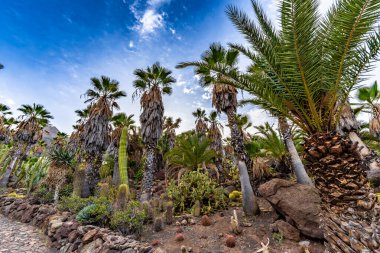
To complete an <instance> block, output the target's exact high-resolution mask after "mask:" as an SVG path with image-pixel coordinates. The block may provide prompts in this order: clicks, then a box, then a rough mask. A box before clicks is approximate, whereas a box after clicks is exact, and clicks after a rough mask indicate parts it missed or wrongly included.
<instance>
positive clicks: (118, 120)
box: [111, 112, 136, 128]
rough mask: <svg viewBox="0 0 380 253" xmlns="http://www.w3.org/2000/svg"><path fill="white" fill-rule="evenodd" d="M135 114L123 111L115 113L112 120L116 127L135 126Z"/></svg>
mask: <svg viewBox="0 0 380 253" xmlns="http://www.w3.org/2000/svg"><path fill="white" fill-rule="evenodd" d="M134 116H135V115H134V114H131V115H126V114H125V113H123V112H121V113H118V114H115V115H114V116H113V117H112V119H111V121H112V124H113V125H114V126H115V127H116V128H119V127H121V128H122V127H128V128H129V127H131V126H133V125H134V124H135V123H136V122H135V121H134V120H133V117H134Z"/></svg>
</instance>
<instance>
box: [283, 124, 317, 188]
mask: <svg viewBox="0 0 380 253" xmlns="http://www.w3.org/2000/svg"><path fill="white" fill-rule="evenodd" d="M278 121H279V125H280V131H281V134H282V137H283V139H284V142H285V146H286V149H287V150H288V153H289V156H290V162H291V164H292V168H293V170H294V174H295V175H296V178H297V183H299V184H305V185H310V186H314V184H313V182H312V181H311V179H310V177H309V175H308V174H307V172H306V169H305V167H304V165H303V163H302V161H301V158H300V157H299V155H298V152H297V149H296V146H295V145H294V142H293V138H292V133H291V132H290V127H289V125H288V122H287V121H286V119H285V118H283V117H280V118H279V119H278Z"/></svg>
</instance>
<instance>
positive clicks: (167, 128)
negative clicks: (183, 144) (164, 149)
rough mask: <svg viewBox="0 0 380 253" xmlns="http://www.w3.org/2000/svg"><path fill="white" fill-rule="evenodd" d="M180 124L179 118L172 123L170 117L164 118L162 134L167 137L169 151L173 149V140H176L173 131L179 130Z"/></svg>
mask: <svg viewBox="0 0 380 253" xmlns="http://www.w3.org/2000/svg"><path fill="white" fill-rule="evenodd" d="M181 122H182V119H181V118H177V119H176V120H175V121H173V118H172V117H164V132H165V134H166V136H167V141H168V149H169V150H171V149H172V148H174V145H175V138H176V132H175V130H176V129H177V128H179V125H180V124H181Z"/></svg>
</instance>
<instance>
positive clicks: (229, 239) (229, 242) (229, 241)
mask: <svg viewBox="0 0 380 253" xmlns="http://www.w3.org/2000/svg"><path fill="white" fill-rule="evenodd" d="M235 245H236V237H235V236H233V235H227V236H226V246H227V247H229V248H233V247H235Z"/></svg>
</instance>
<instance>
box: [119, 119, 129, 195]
mask: <svg viewBox="0 0 380 253" xmlns="http://www.w3.org/2000/svg"><path fill="white" fill-rule="evenodd" d="M127 142H128V127H127V126H126V127H124V128H123V130H122V132H121V136H120V143H119V173H120V183H121V184H125V185H127V190H128V192H127V193H129V186H128V157H127V156H128V155H127Z"/></svg>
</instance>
